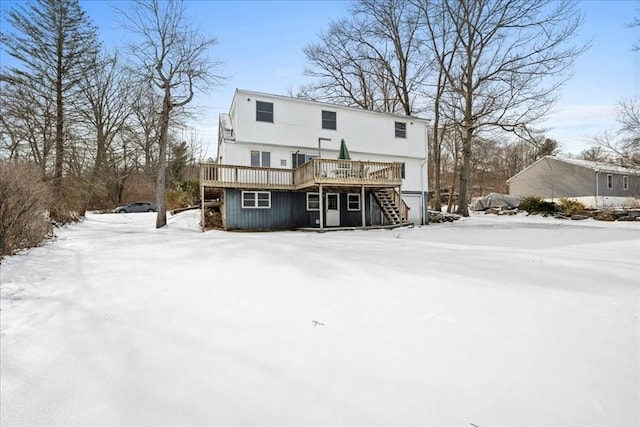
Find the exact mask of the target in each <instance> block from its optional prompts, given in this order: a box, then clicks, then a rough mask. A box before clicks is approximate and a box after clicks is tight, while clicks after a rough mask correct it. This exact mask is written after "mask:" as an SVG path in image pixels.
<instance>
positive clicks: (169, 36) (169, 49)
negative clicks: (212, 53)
mask: <svg viewBox="0 0 640 427" xmlns="http://www.w3.org/2000/svg"><path fill="white" fill-rule="evenodd" d="M122 15H123V17H124V19H125V27H126V28H127V29H128V30H129V31H131V32H132V33H133V34H134V35H135V36H136V38H137V40H135V41H134V42H133V43H132V44H131V45H130V50H131V52H132V60H133V61H135V62H136V64H137V65H138V69H139V70H140V71H141V73H142V77H143V78H145V79H147V80H148V81H150V82H152V83H153V85H154V86H155V88H156V89H157V90H158V91H159V92H160V93H161V94H162V112H161V113H160V129H159V135H158V142H159V161H158V175H157V181H156V203H157V205H158V216H157V219H156V227H157V228H160V227H164V226H165V225H166V223H167V212H166V203H165V184H166V167H167V139H168V135H169V123H170V121H171V116H172V114H174V111H175V110H176V109H178V108H181V107H184V106H186V105H187V104H188V103H190V102H191V101H192V100H193V97H194V94H195V91H196V90H198V89H204V88H206V87H210V86H212V85H219V84H221V82H222V80H223V77H222V76H220V75H216V74H214V70H216V69H217V68H218V67H219V66H220V64H221V63H220V61H213V60H211V59H210V58H209V57H208V53H209V50H210V48H211V47H212V46H213V45H215V44H216V43H217V40H216V39H215V38H209V37H204V36H203V35H201V34H200V33H198V32H197V31H196V30H195V29H193V28H191V27H190V26H189V21H188V18H187V15H186V9H185V6H184V3H183V1H181V0H167V1H160V0H152V1H143V0H136V1H135V2H134V7H133V8H130V9H127V10H126V11H124V10H123V11H122Z"/></svg>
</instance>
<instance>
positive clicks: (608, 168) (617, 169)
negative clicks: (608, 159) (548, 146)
mask: <svg viewBox="0 0 640 427" xmlns="http://www.w3.org/2000/svg"><path fill="white" fill-rule="evenodd" d="M545 157H551V158H554V159H556V160H558V161H560V162H565V163H570V164H572V165H576V166H582V167H585V168H588V169H592V170H594V171H596V172H607V173H619V174H629V175H640V169H638V168H633V167H627V166H620V165H614V164H611V163H605V162H592V161H589V160H581V159H571V158H561V157H553V156H545Z"/></svg>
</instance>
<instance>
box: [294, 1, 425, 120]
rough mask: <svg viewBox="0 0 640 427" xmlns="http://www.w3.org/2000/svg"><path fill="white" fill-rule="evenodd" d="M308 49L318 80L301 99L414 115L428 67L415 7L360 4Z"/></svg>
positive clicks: (391, 3)
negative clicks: (420, 45)
mask: <svg viewBox="0 0 640 427" xmlns="http://www.w3.org/2000/svg"><path fill="white" fill-rule="evenodd" d="M351 12H352V14H353V16H352V17H351V18H348V19H341V20H339V21H334V22H331V23H330V25H329V29H328V30H327V31H326V32H323V33H322V34H321V35H320V41H319V42H318V43H316V44H313V45H310V46H307V47H306V48H305V49H304V52H305V55H306V56H307V60H308V62H309V64H310V66H309V68H308V69H307V70H306V74H307V75H309V76H312V77H315V78H317V82H314V83H312V84H310V85H307V86H305V87H303V88H301V91H300V95H301V96H304V97H307V98H311V99H320V100H323V101H329V102H333V103H337V104H342V105H349V106H357V107H359V108H363V109H367V110H376V111H383V112H402V113H404V114H406V115H409V116H411V115H414V113H415V108H416V106H415V98H416V94H417V92H418V89H419V88H420V87H421V86H422V84H423V82H424V79H425V78H426V73H427V70H428V64H427V63H426V62H425V61H424V57H423V56H422V55H420V53H419V39H418V38H417V31H418V28H419V23H418V20H417V15H416V11H415V8H413V7H412V6H411V5H410V4H409V3H408V2H406V1H403V0H359V1H357V2H355V3H354V5H353V8H352V10H351Z"/></svg>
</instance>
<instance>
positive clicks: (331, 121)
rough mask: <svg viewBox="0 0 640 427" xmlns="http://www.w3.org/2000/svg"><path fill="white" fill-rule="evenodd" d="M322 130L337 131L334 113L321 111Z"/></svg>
mask: <svg viewBox="0 0 640 427" xmlns="http://www.w3.org/2000/svg"><path fill="white" fill-rule="evenodd" d="M322 129H333V130H336V129H337V122H336V112H335V111H324V110H322Z"/></svg>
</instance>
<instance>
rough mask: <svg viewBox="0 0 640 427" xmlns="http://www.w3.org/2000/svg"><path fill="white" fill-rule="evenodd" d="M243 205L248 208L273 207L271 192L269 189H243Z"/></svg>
mask: <svg viewBox="0 0 640 427" xmlns="http://www.w3.org/2000/svg"><path fill="white" fill-rule="evenodd" d="M242 207H243V208H246V209H269V208H271V192H269V191H243V192H242Z"/></svg>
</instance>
